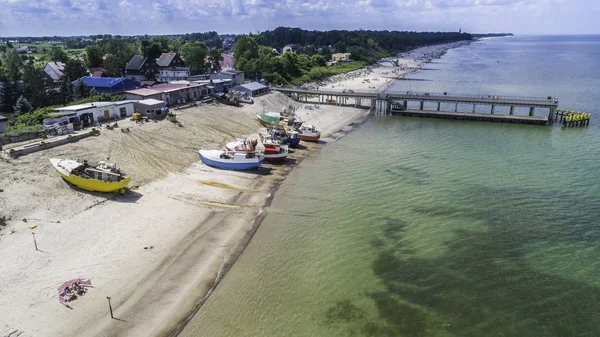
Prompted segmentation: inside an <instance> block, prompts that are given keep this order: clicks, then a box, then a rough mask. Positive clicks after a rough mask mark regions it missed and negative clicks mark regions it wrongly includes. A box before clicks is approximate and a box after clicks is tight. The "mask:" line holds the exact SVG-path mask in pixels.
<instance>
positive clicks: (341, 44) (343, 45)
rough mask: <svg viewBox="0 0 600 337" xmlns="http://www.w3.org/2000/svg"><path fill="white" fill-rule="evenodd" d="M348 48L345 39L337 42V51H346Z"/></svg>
mask: <svg viewBox="0 0 600 337" xmlns="http://www.w3.org/2000/svg"><path fill="white" fill-rule="evenodd" d="M346 48H347V46H346V43H345V42H344V41H338V43H336V44H335V52H336V53H345V52H346Z"/></svg>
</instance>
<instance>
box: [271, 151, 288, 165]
mask: <svg viewBox="0 0 600 337" xmlns="http://www.w3.org/2000/svg"><path fill="white" fill-rule="evenodd" d="M287 156H288V153H287V151H286V152H284V153H273V154H267V153H265V161H267V162H270V163H277V162H283V161H285V158H287Z"/></svg>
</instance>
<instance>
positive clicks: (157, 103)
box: [135, 98, 167, 119]
mask: <svg viewBox="0 0 600 337" xmlns="http://www.w3.org/2000/svg"><path fill="white" fill-rule="evenodd" d="M165 106H166V102H165V101H161V100H158V99H153V98H149V99H144V100H141V101H137V102H136V103H135V110H136V111H137V112H139V113H141V114H142V115H144V116H146V117H148V118H151V119H159V118H164V117H165V115H166V113H167V108H166V107H165Z"/></svg>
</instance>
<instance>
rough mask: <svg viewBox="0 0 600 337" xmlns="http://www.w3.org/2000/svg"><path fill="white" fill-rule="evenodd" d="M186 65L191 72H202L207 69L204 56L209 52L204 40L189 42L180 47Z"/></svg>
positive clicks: (193, 73)
mask: <svg viewBox="0 0 600 337" xmlns="http://www.w3.org/2000/svg"><path fill="white" fill-rule="evenodd" d="M180 53H181V56H182V57H183V60H184V61H185V65H186V66H188V67H189V68H190V74H191V75H196V74H201V73H203V72H204V71H205V70H206V64H205V61H204V58H205V57H206V55H207V54H208V47H206V44H204V42H189V43H186V44H184V45H183V46H182V47H181V49H180Z"/></svg>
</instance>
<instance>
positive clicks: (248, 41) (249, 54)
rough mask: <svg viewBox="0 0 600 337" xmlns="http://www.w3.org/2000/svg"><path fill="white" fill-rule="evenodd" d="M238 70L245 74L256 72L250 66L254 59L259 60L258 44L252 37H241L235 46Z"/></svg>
mask: <svg viewBox="0 0 600 337" xmlns="http://www.w3.org/2000/svg"><path fill="white" fill-rule="evenodd" d="M233 54H234V55H235V65H236V68H237V69H239V70H242V71H245V72H250V71H255V70H256V69H252V70H251V68H252V66H251V65H250V64H248V63H249V62H250V61H251V60H252V59H256V58H258V43H257V42H256V40H255V39H254V38H253V37H252V36H248V35H239V36H238V37H237V39H236V41H235V44H234V45H233Z"/></svg>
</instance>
